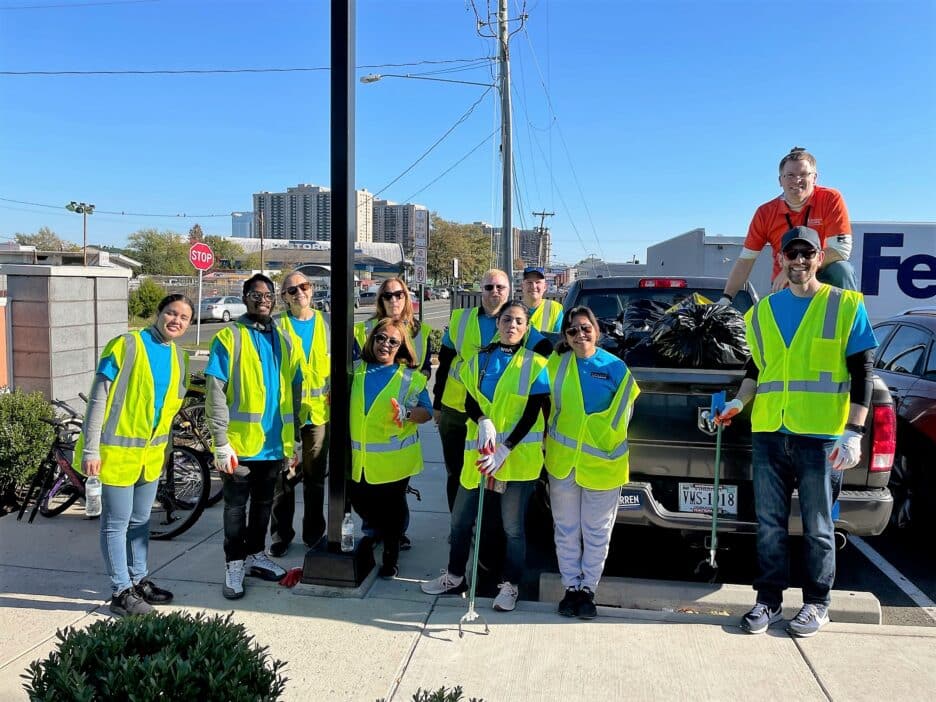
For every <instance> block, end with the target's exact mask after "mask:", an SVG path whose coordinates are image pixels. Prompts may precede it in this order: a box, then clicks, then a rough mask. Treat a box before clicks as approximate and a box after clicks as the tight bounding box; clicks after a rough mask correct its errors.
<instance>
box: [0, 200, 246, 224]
mask: <svg viewBox="0 0 936 702" xmlns="http://www.w3.org/2000/svg"><path fill="white" fill-rule="evenodd" d="M0 201H3V202H13V203H16V204H17V205H32V206H33V207H47V208H49V209H52V210H64V209H65V206H64V205H46V204H43V203H41V202H26V201H24V200H13V199H11V198H8V197H0ZM93 214H108V215H121V216H124V217H168V218H173V219H203V218H204V219H208V218H209V217H230V216H231V213H230V212H225V213H224V214H192V215H190V214H186V213H184V212H181V213H176V214H152V213H148V212H123V211H121V212H117V211H115V210H100V209H97V208H95V209H94V212H93Z"/></svg>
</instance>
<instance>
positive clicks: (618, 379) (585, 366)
mask: <svg viewBox="0 0 936 702" xmlns="http://www.w3.org/2000/svg"><path fill="white" fill-rule="evenodd" d="M568 353H572V352H571V351H569V352H568ZM575 363H576V365H577V366H578V374H579V383H580V384H581V386H582V397H583V398H584V400H585V414H594V413H595V412H604V411H605V410H606V409H608V407H610V406H611V401H612V400H613V399H614V395H615V393H616V392H617V391H618V388H619V387H620V386H621V383H623V382H624V376H625V375H626V374H627V366H626V365H624V361H622V360H621V359H620V358H618V357H617V356H615V355H613V354H611V353H608V352H607V351H605V350H604V349H597V350H596V351H595V353H594V354H592V355H591V356H590V357H589V358H576V359H575ZM559 390H560V389H559V388H556V392H559Z"/></svg>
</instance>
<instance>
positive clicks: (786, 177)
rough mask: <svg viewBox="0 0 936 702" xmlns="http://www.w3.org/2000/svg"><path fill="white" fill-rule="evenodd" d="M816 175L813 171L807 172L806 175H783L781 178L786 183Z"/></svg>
mask: <svg viewBox="0 0 936 702" xmlns="http://www.w3.org/2000/svg"><path fill="white" fill-rule="evenodd" d="M811 175H816V172H815V171H807V172H806V173H784V174H783V175H782V176H780V177H781V178H783V179H784V180H785V181H787V182H788V183H791V182H796V181H798V180H806V179H807V178H808V177H809V176H811Z"/></svg>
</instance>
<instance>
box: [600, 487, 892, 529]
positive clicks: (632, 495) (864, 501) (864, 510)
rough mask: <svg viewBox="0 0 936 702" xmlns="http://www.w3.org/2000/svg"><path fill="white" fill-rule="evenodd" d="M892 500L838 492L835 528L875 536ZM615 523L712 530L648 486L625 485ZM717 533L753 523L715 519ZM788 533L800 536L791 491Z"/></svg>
mask: <svg viewBox="0 0 936 702" xmlns="http://www.w3.org/2000/svg"><path fill="white" fill-rule="evenodd" d="M893 504H894V500H893V498H892V497H891V494H890V491H889V490H888V489H887V488H880V489H875V490H842V492H841V494H840V495H839V499H838V502H837V503H836V505H835V507H834V508H833V516H834V517H835V528H836V529H837V530H840V531H844V532H846V533H848V534H854V535H856V536H876V535H878V534H880V533H881V532H882V531H884V527H886V526H887V522H888V520H889V519H890V514H891V508H892V507H893ZM617 523H618V524H631V525H638V526H656V527H660V528H662V529H680V530H688V531H708V530H710V529H711V528H712V516H711V515H710V514H691V513H685V512H673V511H670V510H668V509H666V508H665V507H664V506H663V505H661V504H660V503H659V502H658V501H657V500H656V499H655V498H654V496H653V488H652V486H651V485H650V484H649V483H642V482H633V483H628V484H627V485H625V486H624V487H623V489H622V490H621V498H620V502H619V503H618V513H617ZM718 531H719V532H721V533H736V534H754V533H756V532H757V523H756V522H749V521H743V520H739V519H737V518H732V517H725V516H721V515H720V516H719V517H718ZM790 533H791V534H794V535H800V534H802V533H803V523H802V520H801V518H800V509H799V495H797V493H796V492H795V491H794V493H793V504H792V509H791V511H790Z"/></svg>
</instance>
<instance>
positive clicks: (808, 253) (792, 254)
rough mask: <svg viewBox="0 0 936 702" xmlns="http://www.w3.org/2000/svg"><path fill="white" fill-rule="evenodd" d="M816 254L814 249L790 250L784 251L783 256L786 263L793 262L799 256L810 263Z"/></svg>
mask: <svg viewBox="0 0 936 702" xmlns="http://www.w3.org/2000/svg"><path fill="white" fill-rule="evenodd" d="M818 253H819V252H818V251H816V249H799V248H792V249H787V250H786V251H784V252H783V255H784V256H786V259H787V261H795V260H796V259H798V258H799V257H800V256H802V257H803V258H805V259H806V260H807V261H812V260H813V259H814V258H815V257H816V254H818Z"/></svg>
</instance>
